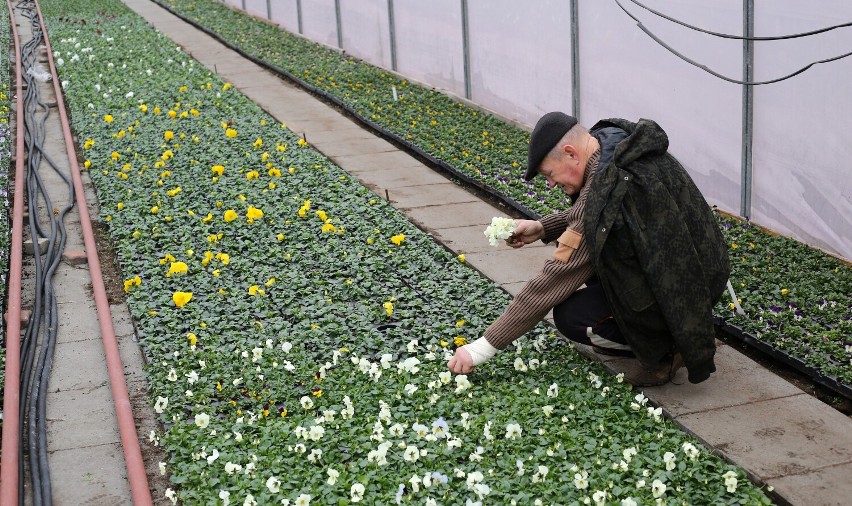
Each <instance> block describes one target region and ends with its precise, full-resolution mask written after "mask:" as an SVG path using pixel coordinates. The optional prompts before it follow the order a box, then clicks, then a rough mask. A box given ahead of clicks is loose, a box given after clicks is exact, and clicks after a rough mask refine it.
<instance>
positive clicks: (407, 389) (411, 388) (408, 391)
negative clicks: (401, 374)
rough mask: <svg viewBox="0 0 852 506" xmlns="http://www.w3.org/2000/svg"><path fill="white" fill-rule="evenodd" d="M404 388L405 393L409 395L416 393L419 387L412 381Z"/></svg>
mask: <svg viewBox="0 0 852 506" xmlns="http://www.w3.org/2000/svg"><path fill="white" fill-rule="evenodd" d="M403 390H405V393H406V394H408V395H414V392H416V391H417V387H416V386H415V385H412V384H411V383H407V384H406V385H405V387H403Z"/></svg>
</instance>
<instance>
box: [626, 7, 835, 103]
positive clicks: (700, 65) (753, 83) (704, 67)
mask: <svg viewBox="0 0 852 506" xmlns="http://www.w3.org/2000/svg"><path fill="white" fill-rule="evenodd" d="M630 1H631V2H633V3H634V4H636V5H638V6H639V7H642V8H643V9H646V10H648V11H650V12H651V13H653V14H655V15H657V16H659V17H661V18H663V19H666V20H668V21H671V22H673V23H676V24H678V25H681V26H684V27H686V28H689V29H691V30H696V31H699V32H702V33H706V34H709V35H713V36H715V37H722V38H727V39H738V40H748V41H772V40H785V39H795V38H800V37H808V36H811V35H816V34H819V33H824V32H827V31H830V30H834V29H837V28H845V27H848V26H852V22H850V23H843V24H840V25H835V26H829V27H826V28H820V29H819V30H813V31H810V32H802V33H796V34H791V35H779V36H770V37H742V36H739V35H729V34H724V33H718V32H711V31H709V30H705V29H703V28H699V27H697V26H693V25H690V24H687V23H684V22H683V21H680V20H677V19H675V18H672V17H670V16H666V15H665V14H663V13H661V12H658V11H655V10H653V9H651V8H650V7H647V6H645V5H643V4H641V3H639V2H637V1H636V0H630ZM615 3H616V4H618V6H619V7H620V8H621V10H622V11H624V13H625V14H627V15H628V16H629V17H630V18H631V19H633V21H636V25H637V26H638V27H639V29H641V30H642V31H643V32H645V34H646V35H647V36H648V37H651V39H653V41H654V42H656V43H657V44H659V45H661V46H663V47H664V48H665V49H666V50H668V51H669V52H670V53H672V54H673V55H675V56H677V57H678V58H680V59H681V60H683V61H685V62H686V63H688V64H690V65H693V66H695V67H698V68H700V69H701V70H703V71H705V72H707V73H708V74H710V75H713V76H715V77H718V78H719V79H722V80H723V81H728V82H729V83H734V84H743V85H748V86H758V85H761V84H772V83H777V82H781V81H784V80H786V79H790V78H791V77H794V76H797V75H799V74H801V73H802V72H804V71H806V70H808V69H809V68H811V67H813V66H814V65H817V64H819V63H829V62H833V61H836V60H840V59H842V58H846V57H847V56H852V51H850V52H848V53H844V54H841V55H838V56H833V57H831V58H826V59H824V60H817V61H813V62H811V63H809V64H807V65H805V66H804V67H802V68H800V69H799V70H796V71H795V72H792V73H790V74H787V75H786V76H782V77H778V78H775V79H769V80H767V81H741V80H739V79H733V78H730V77H727V76H724V75H722V74H720V73H719V72H716V71H715V70H712V69H711V68H710V67H708V66H707V65H704V64H703V63H698V62H697V61H695V60H693V59H690V58H688V57H687V56H684V55H683V54H682V53H680V52H678V51H677V50H676V49H675V48H673V47H672V46H670V45H668V44H666V43H665V42H664V41H663V40H662V39H660V38H659V37H658V36H657V35H656V34H654V32H652V31H651V30H650V29H648V28H647V27H646V26H645V25H644V24H642V21H640V20H639V18H637V17H636V16H635V15H633V14H632V13H631V12H630V11H628V10H627V9H626V8H625V7H624V6H623V5H622V4H621V2H620V1H619V0H615Z"/></svg>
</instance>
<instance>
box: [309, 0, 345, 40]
mask: <svg viewBox="0 0 852 506" xmlns="http://www.w3.org/2000/svg"><path fill="white" fill-rule="evenodd" d="M302 30H303V33H302V34H303V35H304V36H306V37H308V38H310V39H311V40H315V41H317V42H320V43H322V44H326V45H329V46H332V47H338V46H337V12H336V11H335V8H334V0H302Z"/></svg>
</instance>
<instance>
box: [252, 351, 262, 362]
mask: <svg viewBox="0 0 852 506" xmlns="http://www.w3.org/2000/svg"><path fill="white" fill-rule="evenodd" d="M261 358H263V348H252V350H251V361H252V362H257V361H258V360H260V359H261Z"/></svg>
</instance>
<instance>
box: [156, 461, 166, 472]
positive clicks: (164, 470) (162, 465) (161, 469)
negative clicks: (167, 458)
mask: <svg viewBox="0 0 852 506" xmlns="http://www.w3.org/2000/svg"><path fill="white" fill-rule="evenodd" d="M157 466H158V467H159V468H160V474H161V475H164V474H166V463H165V462H160V463H159V464H157Z"/></svg>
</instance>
